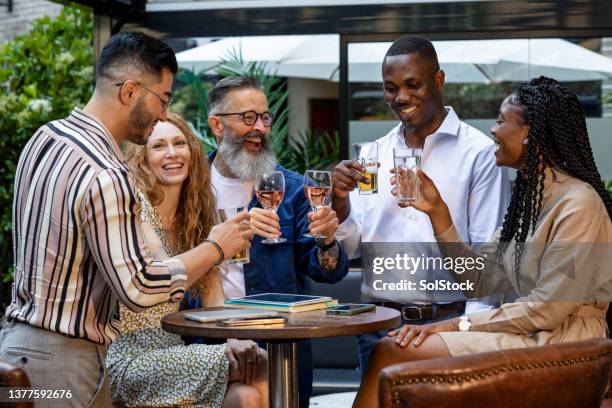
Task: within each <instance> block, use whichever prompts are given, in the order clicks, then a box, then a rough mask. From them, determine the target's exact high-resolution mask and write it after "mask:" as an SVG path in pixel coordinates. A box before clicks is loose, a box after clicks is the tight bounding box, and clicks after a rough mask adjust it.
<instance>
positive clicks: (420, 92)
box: [333, 36, 510, 372]
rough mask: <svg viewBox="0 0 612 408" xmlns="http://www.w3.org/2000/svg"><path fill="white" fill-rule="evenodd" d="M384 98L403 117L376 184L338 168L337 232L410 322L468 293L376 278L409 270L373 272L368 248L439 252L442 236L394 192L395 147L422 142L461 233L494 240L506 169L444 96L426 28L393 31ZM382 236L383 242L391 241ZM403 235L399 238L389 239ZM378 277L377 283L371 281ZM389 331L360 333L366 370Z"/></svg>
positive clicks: (348, 166)
mask: <svg viewBox="0 0 612 408" xmlns="http://www.w3.org/2000/svg"><path fill="white" fill-rule="evenodd" d="M382 76H383V82H384V84H383V86H384V99H385V101H386V102H387V103H388V104H389V106H390V107H391V108H392V109H393V111H394V112H395V113H396V114H397V115H398V117H399V119H400V121H401V123H400V124H398V125H397V126H396V127H395V128H394V129H392V130H391V131H390V132H389V133H388V134H387V135H386V136H384V137H382V138H380V139H378V140H377V143H378V161H379V166H380V167H379V169H378V172H379V175H380V178H379V183H378V193H377V194H372V195H359V193H358V192H357V191H354V189H355V187H356V185H357V182H358V181H362V182H367V179H366V178H365V177H363V175H362V174H363V172H364V171H365V168H364V167H363V166H361V165H360V164H359V163H357V162H355V161H352V160H344V161H342V162H341V163H340V164H338V166H337V167H336V168H335V170H334V194H333V208H334V210H335V211H336V213H337V215H338V218H339V220H340V226H339V228H338V231H337V232H336V237H337V239H338V240H339V241H341V243H342V245H343V247H344V249H345V250H346V252H347V254H348V256H349V258H357V257H359V256H360V255H361V254H362V250H363V252H364V259H363V260H362V261H363V266H364V274H363V277H362V287H361V291H362V295H363V296H364V297H365V298H366V299H367V300H369V301H372V302H374V303H376V304H379V305H383V306H386V307H392V308H395V309H398V310H400V311H401V313H402V319H403V321H404V322H409V323H411V324H420V323H426V322H431V321H435V320H443V319H447V318H451V317H454V316H457V315H459V314H462V313H463V312H464V309H465V298H464V297H463V295H462V294H461V293H460V292H454V291H444V293H440V292H439V291H438V292H435V291H430V290H420V289H419V287H418V286H417V288H416V289H415V290H393V291H392V290H385V291H381V290H378V289H379V287H380V280H381V279H383V280H385V279H386V280H392V281H393V280H395V281H399V280H400V279H401V278H402V276H405V275H406V271H405V270H404V271H402V270H398V269H395V270H387V271H385V273H384V274H382V275H378V276H373V274H372V273H371V272H372V263H371V261H372V259H371V258H369V257H368V256H366V252H367V253H368V254H369V253H372V252H375V251H380V250H381V248H382V249H385V250H387V251H388V250H391V251H396V252H397V253H400V254H402V252H401V251H404V249H403V248H402V249H401V250H400V246H399V245H397V244H392V243H409V244H405V245H404V247H407V250H405V251H404V252H403V253H406V252H408V253H409V254H410V256H412V257H421V256H423V255H424V256H435V255H436V253H437V248H432V245H431V244H429V243H434V242H436V240H435V237H434V234H433V230H432V227H431V223H430V222H429V219H428V218H427V215H425V214H423V213H421V212H419V211H418V210H415V209H414V208H411V207H408V208H400V207H399V206H398V205H397V201H396V198H395V197H394V196H393V195H392V194H391V189H392V187H391V184H390V176H391V173H390V170H391V169H392V168H393V149H394V148H400V147H403V148H407V147H409V148H421V149H422V157H421V165H422V168H423V170H424V171H425V172H426V173H427V174H428V175H429V176H430V177H431V179H432V180H434V182H435V184H436V186H438V188H439V190H440V193H441V194H442V197H444V200H445V201H446V202H447V203H448V206H449V209H450V212H451V214H452V217H453V221H454V223H455V225H456V226H457V229H458V231H459V233H460V234H461V238H462V239H463V240H464V241H465V242H470V243H474V244H476V243H482V242H486V241H488V240H489V239H490V238H491V237H492V235H493V233H494V231H495V229H496V228H497V227H498V226H499V225H500V224H501V222H502V220H503V215H504V212H505V210H506V207H507V204H508V199H509V193H510V187H509V182H508V177H507V174H506V172H505V170H504V169H502V168H499V167H497V166H496V165H495V157H494V154H493V151H494V144H493V141H492V140H491V139H489V138H488V137H487V136H485V135H484V134H483V133H482V132H480V131H479V130H477V129H475V128H473V127H471V126H469V125H468V124H466V123H464V122H461V121H460V120H459V118H458V117H457V114H456V113H455V112H454V110H453V109H452V108H451V107H445V106H444V104H443V101H442V87H443V85H444V79H445V76H444V72H443V71H441V70H440V67H439V64H438V59H437V55H436V51H435V49H434V47H433V45H432V43H431V42H430V41H429V40H427V39H425V38H421V37H409V36H406V37H402V38H400V39H398V40H396V41H395V42H394V43H393V44H392V45H391V47H390V48H389V50H388V51H387V54H386V55H385V59H384V61H383V64H382ZM381 243H387V244H385V245H386V248H385V247H384V245H383V246H381ZM393 245H397V246H393ZM412 272H413V273H414V274H413V275H410V279H411V280H412V281H414V282H419V278H422V279H424V280H427V281H428V282H431V281H432V277H433V278H435V280H441V279H442V278H444V279H445V278H447V277H448V278H449V279H451V280H452V277H451V275H450V274H451V272H449V271H446V270H444V269H442V270H427V269H426V268H422V267H420V268H418V269H417V270H414V271H412ZM377 279H378V281H379V283H378V284H377V285H376V284H374V281H376V280H377ZM386 333H387V331H383V332H377V333H367V334H364V335H361V336H359V339H358V340H359V347H360V365H361V368H362V372H364V370H365V367H366V364H367V360H368V357H369V354H370V352H371V351H372V348H373V347H374V345H375V344H376V341H378V339H380V338H382V337H383V336H385V335H386Z"/></svg>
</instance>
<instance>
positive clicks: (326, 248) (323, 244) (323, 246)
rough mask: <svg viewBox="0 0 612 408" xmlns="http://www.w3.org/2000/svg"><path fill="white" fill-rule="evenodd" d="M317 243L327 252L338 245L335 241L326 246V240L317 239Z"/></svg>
mask: <svg viewBox="0 0 612 408" xmlns="http://www.w3.org/2000/svg"><path fill="white" fill-rule="evenodd" d="M315 243H316V244H317V246H318V247H319V248H321V249H322V250H323V251H327V250H329V249H332V248H333V247H334V245H336V240H335V239H334V240H333V241H332V242H331V243H330V244H327V245H325V238H315Z"/></svg>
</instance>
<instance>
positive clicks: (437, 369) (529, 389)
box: [379, 339, 612, 408]
mask: <svg viewBox="0 0 612 408" xmlns="http://www.w3.org/2000/svg"><path fill="white" fill-rule="evenodd" d="M611 362H612V340H608V339H591V340H586V341H581V342H574V343H565V344H555V345H549V346H542V347H533V348H526V349H513V350H505V351H496V352H491V353H479V354H474V355H471V356H463V357H451V358H439V359H432V360H424V361H415V362H411V363H403V364H397V365H394V366H391V367H387V368H385V369H384V370H383V371H382V372H381V376H380V387H379V401H380V406H381V407H384V408H391V407H410V408H431V407H436V408H446V407H448V408H450V407H453V408H455V407H472V408H479V407H482V408H494V407H519V408H529V407H538V408H548V407H550V408H561V407H573V408H574V407H599V406H600V404H601V401H602V400H603V397H604V393H605V391H606V387H607V384H608V378H609V376H610V364H611Z"/></svg>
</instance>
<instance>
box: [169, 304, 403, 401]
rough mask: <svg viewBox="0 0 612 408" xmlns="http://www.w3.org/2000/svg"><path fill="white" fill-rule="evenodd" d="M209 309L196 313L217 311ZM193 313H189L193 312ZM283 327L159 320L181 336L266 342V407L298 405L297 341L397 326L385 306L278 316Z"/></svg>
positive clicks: (173, 317)
mask: <svg viewBox="0 0 612 408" xmlns="http://www.w3.org/2000/svg"><path fill="white" fill-rule="evenodd" d="M219 309H222V308H209V309H197V310H219ZM194 311H195V310H190V312H194ZM281 314H282V315H283V316H285V317H286V318H287V324H286V325H285V326H281V327H265V326H251V327H221V326H217V325H216V323H200V322H196V321H193V320H189V319H186V318H185V316H184V315H183V312H176V313H171V314H169V315H166V316H164V317H163V318H162V321H161V323H162V328H163V329H164V330H166V331H168V332H171V333H176V334H180V335H183V336H198V337H199V336H201V337H207V338H214V339H253V340H263V341H266V342H267V343H268V367H269V370H268V371H269V378H268V381H269V386H270V406H271V407H274V408H294V407H297V406H298V402H299V399H298V386H297V341H298V340H304V339H316V338H322V337H336V336H350V335H357V334H361V333H367V332H373V331H379V330H384V329H389V328H392V327H397V326H399V324H400V321H401V319H400V313H399V312H398V311H397V310H394V309H389V308H386V307H376V310H375V311H373V312H367V313H362V314H358V315H355V316H335V315H327V314H325V311H324V310H315V311H312V312H301V313H281Z"/></svg>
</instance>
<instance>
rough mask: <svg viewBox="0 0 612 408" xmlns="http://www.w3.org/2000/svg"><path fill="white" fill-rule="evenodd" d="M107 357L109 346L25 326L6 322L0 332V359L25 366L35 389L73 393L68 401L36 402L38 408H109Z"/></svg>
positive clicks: (41, 400)
mask: <svg viewBox="0 0 612 408" xmlns="http://www.w3.org/2000/svg"><path fill="white" fill-rule="evenodd" d="M105 357H106V346H100V345H96V344H94V343H92V342H90V341H87V340H83V339H76V338H71V337H68V336H65V335H62V334H58V333H54V332H50V331H48V330H44V329H40V328H37V327H33V326H30V325H29V324H25V323H18V322H14V321H12V322H7V323H6V325H5V327H4V329H2V331H1V332H0V359H2V360H4V361H7V362H9V363H11V364H13V365H15V366H18V367H22V368H23V369H24V370H25V372H26V374H27V375H28V378H29V379H30V383H31V385H32V388H33V389H41V390H66V391H67V390H70V394H71V398H69V399H66V398H64V399H61V400H53V399H37V400H35V401H34V405H35V406H36V407H37V408H38V407H79V408H81V407H95V408H98V407H104V408H108V407H110V406H111V405H112V400H111V396H110V390H109V387H108V380H106V379H105V370H104V359H105Z"/></svg>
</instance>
